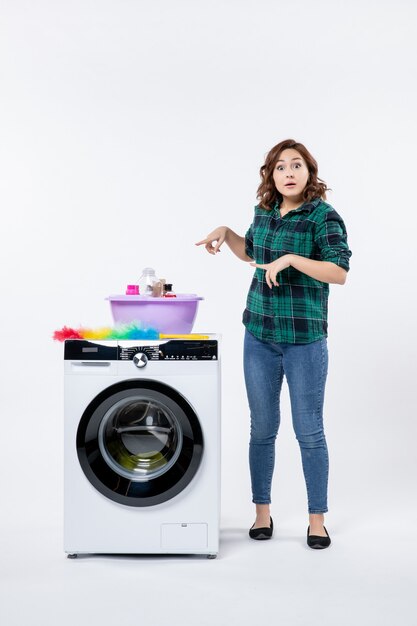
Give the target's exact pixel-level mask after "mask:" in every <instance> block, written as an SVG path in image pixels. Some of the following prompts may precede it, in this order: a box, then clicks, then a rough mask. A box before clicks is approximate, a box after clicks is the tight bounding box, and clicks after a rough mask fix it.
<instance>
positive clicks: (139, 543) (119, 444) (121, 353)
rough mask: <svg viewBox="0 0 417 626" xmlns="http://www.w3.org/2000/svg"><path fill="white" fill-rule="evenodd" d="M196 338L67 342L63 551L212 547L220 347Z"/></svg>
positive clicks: (211, 553) (207, 551)
mask: <svg viewBox="0 0 417 626" xmlns="http://www.w3.org/2000/svg"><path fill="white" fill-rule="evenodd" d="M208 337H209V339H204V340H177V339H175V340H174V339H171V340H155V341H140V340H138V341H96V340H92V341H86V340H68V341H66V342H65V349H64V358H65V429H64V433H65V442H64V445H65V450H64V477H65V492H64V549H65V552H67V553H68V556H69V557H73V558H74V557H76V556H77V555H78V554H85V553H104V554H111V553H117V554H121V553H129V554H134V553H142V554H144V553H147V554H161V553H163V554H169V553H170V554H191V553H192V554H204V555H207V556H208V557H209V558H214V557H215V556H216V555H217V553H218V549H219V521H220V353H219V340H220V337H219V336H218V335H209V336H208Z"/></svg>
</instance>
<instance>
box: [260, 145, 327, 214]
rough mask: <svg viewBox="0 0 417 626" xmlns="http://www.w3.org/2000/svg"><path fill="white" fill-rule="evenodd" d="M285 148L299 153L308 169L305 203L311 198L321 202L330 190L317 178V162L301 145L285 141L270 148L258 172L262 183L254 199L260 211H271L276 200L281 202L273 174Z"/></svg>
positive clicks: (304, 192)
mask: <svg viewBox="0 0 417 626" xmlns="http://www.w3.org/2000/svg"><path fill="white" fill-rule="evenodd" d="M287 148H294V150H297V152H299V153H300V155H301V156H302V157H303V159H304V161H305V162H306V165H307V167H308V171H309V174H310V175H309V177H308V180H307V184H306V186H305V189H304V191H303V198H304V200H305V201H307V202H309V201H310V200H312V199H313V198H323V200H325V199H326V191H329V190H330V191H331V189H330V188H329V187H327V185H326V183H325V182H324V181H323V180H321V178H319V177H318V176H317V172H318V166H317V161H316V160H315V159H314V157H313V156H312V155H311V154H310V153H309V151H308V150H307V148H306V147H305V146H304V145H303V144H302V143H298V142H297V141H294V139H285V140H284V141H281V142H280V143H278V144H277V145H276V146H274V147H273V148H271V150H270V151H269V152H268V154H267V155H266V157H265V163H264V165H262V167H261V169H260V170H259V173H260V175H261V180H262V182H261V184H260V185H259V187H258V192H257V194H256V197H257V198H258V199H259V206H260V207H261V209H266V210H268V211H269V210H271V209H272V207H273V205H274V204H275V202H276V201H277V200H279V202H282V194H280V192H279V191H278V189H277V188H276V187H275V183H274V179H273V173H274V169H275V166H276V164H277V161H278V159H279V157H280V155H281V152H282V151H283V150H286V149H287Z"/></svg>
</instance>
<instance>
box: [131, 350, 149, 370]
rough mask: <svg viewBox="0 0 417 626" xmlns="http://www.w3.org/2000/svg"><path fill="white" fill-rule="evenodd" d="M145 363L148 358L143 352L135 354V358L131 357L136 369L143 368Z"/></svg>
mask: <svg viewBox="0 0 417 626" xmlns="http://www.w3.org/2000/svg"><path fill="white" fill-rule="evenodd" d="M147 362H148V357H147V356H146V354H145V353H144V352H136V354H135V356H134V357H133V363H134V364H135V365H136V367H139V368H141V367H145V365H146V364H147Z"/></svg>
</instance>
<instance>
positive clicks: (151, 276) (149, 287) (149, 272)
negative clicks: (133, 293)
mask: <svg viewBox="0 0 417 626" xmlns="http://www.w3.org/2000/svg"><path fill="white" fill-rule="evenodd" d="M157 280H158V279H157V277H156V274H155V270H154V269H153V268H152V267H145V269H144V270H143V271H142V276H141V277H140V278H139V280H138V285H139V295H140V296H151V295H152V291H153V286H154V283H156V282H157Z"/></svg>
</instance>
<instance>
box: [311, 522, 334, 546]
mask: <svg viewBox="0 0 417 626" xmlns="http://www.w3.org/2000/svg"><path fill="white" fill-rule="evenodd" d="M323 528H324V530H325V531H326V535H327V537H320V535H310V534H309V533H310V526H309V527H308V528H307V544H308V545H309V546H310V548H316V549H319V550H320V549H321V548H328V547H329V545H330V544H331V539H330V537H329V533H328V532H327V528H326V527H325V526H323Z"/></svg>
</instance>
